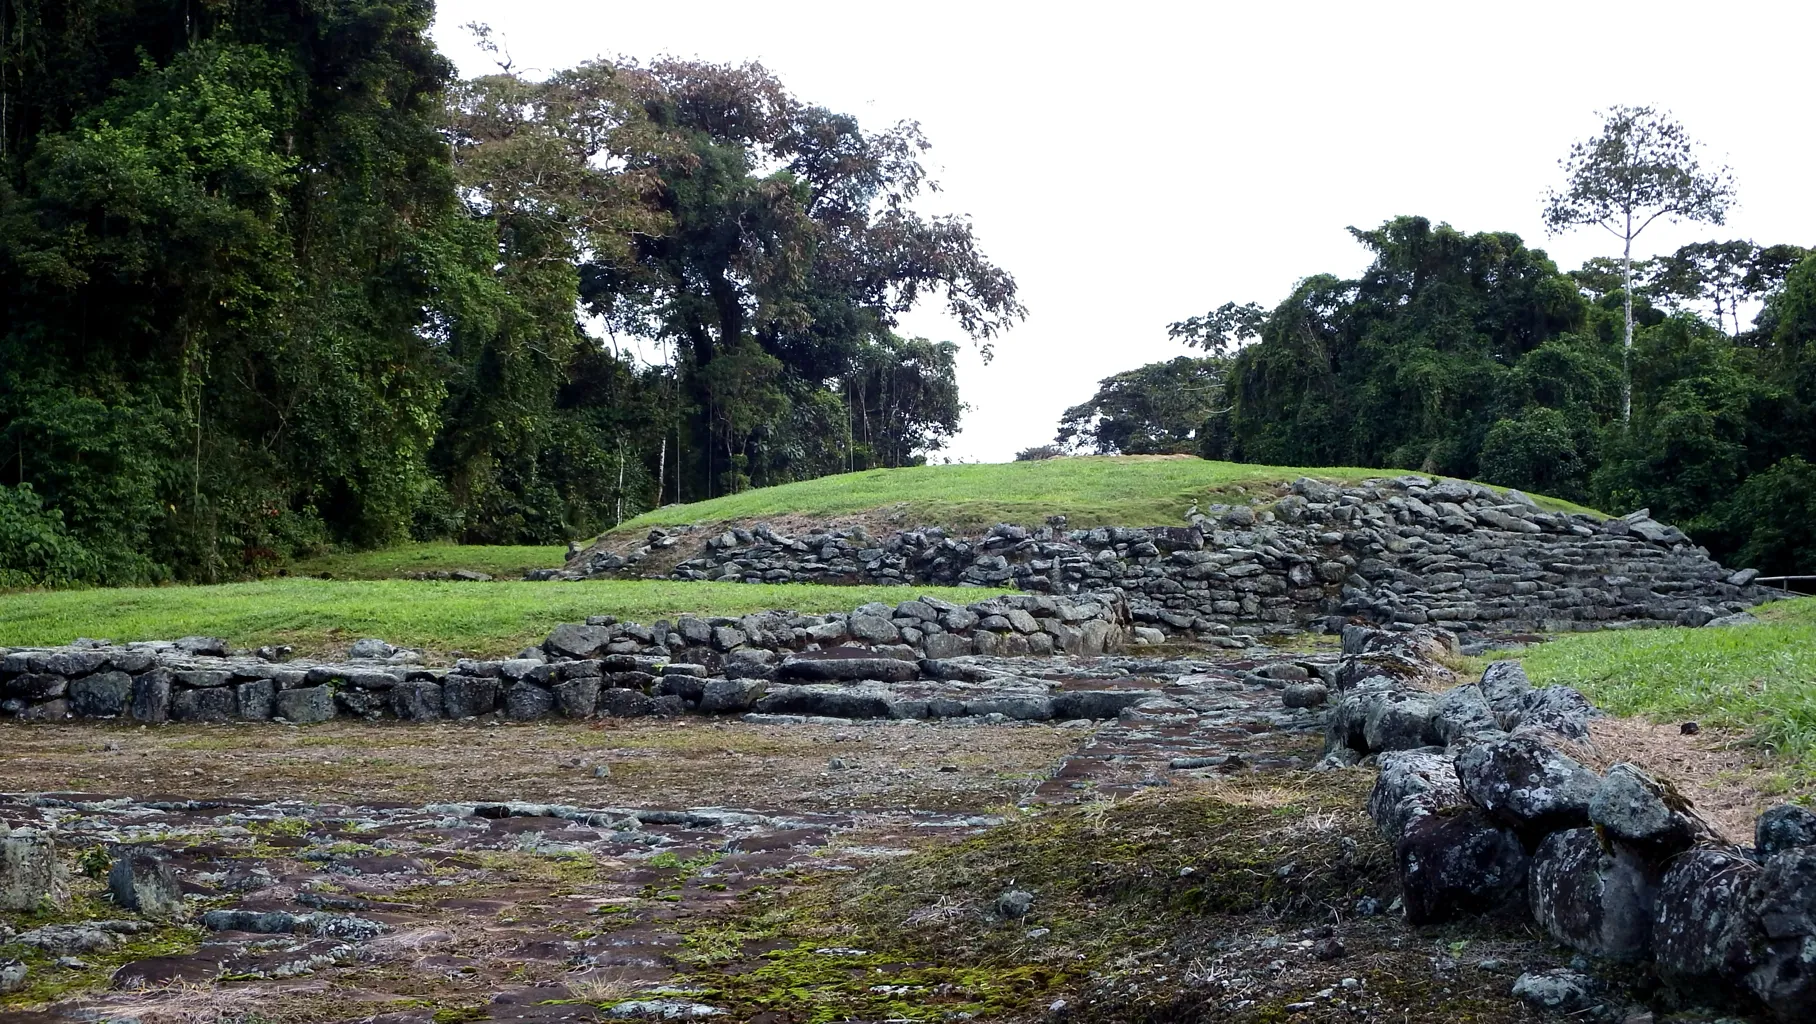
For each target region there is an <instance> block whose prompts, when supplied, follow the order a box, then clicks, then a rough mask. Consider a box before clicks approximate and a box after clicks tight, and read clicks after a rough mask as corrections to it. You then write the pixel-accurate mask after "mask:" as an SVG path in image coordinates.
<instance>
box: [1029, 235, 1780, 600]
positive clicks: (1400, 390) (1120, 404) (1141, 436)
mask: <svg viewBox="0 0 1816 1024" xmlns="http://www.w3.org/2000/svg"><path fill="white" fill-rule="evenodd" d="M1352 234H1353V235H1354V237H1355V238H1356V239H1357V240H1358V241H1360V242H1361V243H1362V244H1363V245H1364V246H1365V247H1366V248H1367V249H1368V251H1369V252H1370V254H1371V256H1372V261H1371V263H1370V265H1369V267H1368V268H1367V269H1366V270H1365V271H1364V272H1363V273H1362V274H1361V275H1360V276H1358V277H1356V278H1354V279H1344V278H1338V277H1334V276H1331V275H1314V276H1312V277H1308V278H1305V279H1304V280H1302V281H1301V282H1300V283H1299V284H1298V285H1297V286H1295V288H1294V289H1293V291H1292V293H1291V294H1290V295H1289V296H1288V297H1287V298H1286V299H1285V300H1284V301H1282V302H1281V303H1280V304H1278V305H1277V306H1275V307H1274V308H1273V309H1271V310H1269V311H1267V312H1266V313H1265V315H1264V316H1263V317H1262V318H1261V320H1260V322H1259V323H1258V324H1257V325H1256V326H1255V333H1256V334H1257V335H1258V337H1257V338H1256V339H1255V340H1254V341H1253V342H1252V343H1250V344H1248V345H1246V346H1243V347H1241V348H1239V349H1238V350H1237V351H1236V352H1235V353H1234V355H1233V356H1232V357H1230V358H1229V360H1228V363H1227V368H1226V369H1222V373H1223V383H1222V389H1221V390H1222V394H1221V396H1220V397H1219V399H1218V400H1217V401H1215V402H1213V403H1211V404H1210V405H1209V406H1208V407H1207V410H1206V412H1205V415H1206V417H1207V418H1206V419H1204V420H1203V421H1202V422H1200V423H1191V422H1189V421H1190V420H1191V417H1192V416H1195V415H1198V412H1199V410H1198V409H1197V408H1196V407H1193V406H1191V404H1190V403H1191V401H1192V400H1193V399H1194V398H1195V397H1196V394H1195V393H1194V392H1192V391H1191V390H1190V389H1189V385H1187V384H1185V383H1184V382H1185V381H1186V380H1188V379H1189V377H1188V375H1185V374H1183V373H1182V372H1181V369H1180V368H1182V367H1184V366H1186V365H1188V364H1192V363H1197V362H1200V361H1199V360H1194V359H1191V358H1188V357H1180V358H1178V359H1175V360H1173V361H1172V362H1171V363H1154V364H1150V365H1148V366H1144V367H1140V368H1138V369H1136V370H1132V371H1128V372H1126V373H1122V374H1117V375H1115V376H1112V377H1109V378H1106V379H1105V380H1104V381H1103V382H1101V384H1100V386H1099V390H1098V393H1097V395H1095V396H1093V398H1092V399H1091V400H1090V401H1089V402H1087V403H1084V404H1082V405H1079V406H1076V407H1074V408H1073V409H1070V410H1068V411H1067V412H1066V414H1065V416H1064V418H1063V419H1062V421H1061V430H1060V438H1061V440H1062V441H1064V442H1067V443H1068V444H1069V445H1071V446H1072V447H1073V448H1074V449H1075V450H1076V449H1087V448H1088V449H1094V450H1098V451H1106V452H1107V451H1137V450H1179V447H1178V446H1179V444H1180V441H1181V439H1182V438H1183V437H1185V436H1187V434H1186V431H1187V430H1191V431H1192V433H1191V434H1190V436H1191V437H1192V440H1193V443H1194V444H1195V446H1196V448H1197V450H1198V451H1199V452H1200V453H1201V454H1203V455H1205V456H1206V457H1209V458H1227V459H1235V460H1238V461H1246V462H1258V463H1271V464H1276V465H1301V466H1316V465H1357V466H1379V467H1383V468H1404V469H1416V470H1422V471H1425V472H1432V473H1441V474H1445V475H1451V476H1460V477H1472V478H1480V479H1485V480H1488V481H1490V482H1493V483H1497V484H1503V485H1508V486H1515V487H1520V488H1522V489H1527V490H1533V491H1538V492H1542V493H1546V494H1551V495H1556V496H1559V497H1564V498H1571V499H1574V500H1577V501H1582V502H1586V503H1590V504H1593V505H1596V506H1598V507H1601V508H1604V509H1607V510H1609V511H1612V512H1625V511H1629V510H1632V509H1635V508H1640V507H1648V508H1650V509H1651V510H1652V513H1653V514H1654V515H1656V516H1659V517H1660V518H1663V519H1667V520H1670V521H1673V522H1675V523H1677V524H1679V525H1680V526H1683V527H1684V528H1685V529H1687V530H1688V531H1690V532H1691V534H1692V535H1693V536H1694V537H1695V538H1696V539H1697V540H1698V541H1699V542H1701V543H1704V544H1707V545H1708V546H1709V547H1710V548H1711V549H1712V550H1713V551H1714V552H1715V553H1716V554H1717V555H1718V556H1721V557H1723V558H1726V559H1730V560H1735V561H1739V562H1742V563H1746V564H1753V565H1757V566H1759V567H1761V568H1762V569H1767V570H1769V571H1773V572H1789V573H1795V572H1799V571H1801V572H1816V548H1813V547H1812V542H1811V540H1810V536H1811V535H1810V532H1809V530H1810V528H1809V526H1808V522H1809V521H1810V514H1809V511H1808V502H1809V501H1810V500H1811V498H1810V495H1811V493H1812V487H1813V486H1816V485H1813V483H1812V476H1811V470H1810V468H1809V465H1808V461H1807V457H1808V453H1809V452H1811V451H1816V257H1812V256H1810V255H1808V254H1807V251H1806V250H1803V249H1800V248H1799V247H1797V246H1791V245H1774V246H1758V245H1754V244H1753V243H1751V242H1725V243H1707V244H1699V245H1693V246H1686V247H1685V248H1684V249H1681V250H1679V251H1678V252H1677V253H1674V254H1672V255H1671V256H1669V257H1665V258H1662V259H1660V260H1658V261H1656V262H1654V263H1653V264H1651V265H1650V266H1648V267H1646V268H1645V269H1646V273H1645V275H1643V276H1642V280H1643V281H1644V282H1645V286H1644V287H1641V288H1636V289H1634V291H1633V292H1632V293H1631V298H1632V301H1633V319H1634V322H1635V323H1636V325H1637V330H1636V343H1635V346H1634V349H1633V354H1632V358H1631V362H1630V365H1631V381H1632V403H1633V404H1632V416H1631V420H1630V421H1624V420H1623V415H1622V391H1623V383H1624V380H1625V377H1624V374H1623V358H1622V357H1623V346H1622V335H1623V327H1624V320H1625V317H1624V310H1623V306H1624V305H1625V302H1626V300H1627V298H1628V293H1626V291H1625V289H1624V288H1623V287H1622V274H1621V267H1620V266H1619V264H1618V263H1617V262H1615V261H1610V260H1605V259H1601V260H1592V261H1590V262H1589V264H1587V265H1585V266H1584V267H1583V268H1582V269H1580V270H1577V271H1575V272H1573V273H1570V274H1564V273H1560V272H1559V270H1558V269H1557V268H1556V266H1554V265H1553V264H1552V263H1551V261H1550V260H1549V259H1548V258H1547V257H1546V256H1545V254H1544V253H1543V252H1540V251H1538V250H1535V249H1531V248H1528V247H1527V246H1526V245H1525V244H1524V243H1523V242H1522V241H1521V240H1520V239H1519V238H1517V237H1516V236H1513V235H1509V234H1504V233H1483V234H1467V233H1464V232H1460V231H1457V230H1455V229H1453V228H1451V227H1449V226H1447V225H1442V224H1440V225H1436V226H1434V225H1432V224H1431V223H1430V222H1429V221H1427V220H1425V219H1423V218H1418V217H1402V218H1396V219H1395V220H1392V221H1389V222H1387V223H1386V224H1383V225H1382V226H1381V227H1379V228H1377V229H1374V230H1368V231H1358V230H1354V229H1352ZM1799 258H1800V259H1799ZM1793 259H1797V260H1798V261H1797V262H1792V261H1793ZM1674 261H1675V265H1673V264H1674ZM1659 267H1662V268H1664V269H1653V268H1659ZM1672 275H1681V276H1678V277H1675V278H1674V277H1672ZM1717 287H1718V288H1721V289H1723V290H1724V291H1723V297H1722V299H1721V303H1722V304H1721V307H1720V309H1721V313H1720V317H1721V322H1720V323H1717V322H1716V319H1715V317H1716V314H1715V306H1714V299H1713V296H1712V295H1711V293H1710V289H1711V288H1717ZM1737 300H1739V301H1742V302H1744V301H1747V300H1760V301H1761V302H1762V307H1763V308H1762V311H1761V312H1760V314H1759V316H1758V317H1757V319H1756V320H1755V321H1754V323H1753V324H1752V325H1751V326H1750V327H1747V328H1745V329H1743V330H1741V331H1740V332H1739V333H1738V334H1732V333H1730V331H1731V329H1732V326H1733V317H1734V310H1735V308H1736V302H1737ZM1655 301H1656V302H1658V303H1659V305H1657V306H1655V305H1654V302H1655ZM1661 307H1672V308H1661ZM1238 308H1240V307H1235V306H1225V307H1223V309H1224V310H1235V309H1238ZM1705 317H1707V319H1705ZM1199 319H1200V322H1204V321H1206V320H1209V319H1210V318H1199ZM1181 335H1184V336H1185V338H1186V340H1187V341H1188V343H1192V342H1194V341H1195V340H1196V339H1195V336H1193V335H1191V334H1189V333H1187V332H1175V336H1176V337H1179V336H1181ZM1165 409H1175V410H1179V409H1191V411H1190V412H1189V413H1185V414H1184V415H1172V416H1169V415H1167V414H1165V413H1163V412H1157V410H1165ZM1169 423H1170V424H1171V427H1168V426H1166V425H1167V424H1169Z"/></svg>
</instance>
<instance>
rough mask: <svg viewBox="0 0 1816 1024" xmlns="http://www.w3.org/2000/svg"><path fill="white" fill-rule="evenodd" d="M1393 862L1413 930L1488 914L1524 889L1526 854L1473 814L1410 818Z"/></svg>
mask: <svg viewBox="0 0 1816 1024" xmlns="http://www.w3.org/2000/svg"><path fill="white" fill-rule="evenodd" d="M1394 857H1395V861H1396V863H1397V865H1398V867H1399V869H1400V888H1401V898H1402V900H1404V902H1405V906H1406V920H1407V921H1408V922H1410V923H1412V924H1434V923H1437V922H1439V921H1448V920H1452V919H1454V918H1457V917H1461V916H1464V915H1466V914H1476V913H1483V912H1486V911H1490V910H1493V909H1495V908H1496V907H1499V906H1501V905H1502V904H1504V903H1506V902H1508V901H1509V900H1510V899H1513V898H1514V897H1515V896H1517V895H1518V893H1519V891H1520V889H1521V888H1522V887H1523V886H1524V885H1525V884H1526V850H1525V849H1524V848H1523V847H1522V846H1520V840H1519V837H1518V836H1515V835H1514V834H1513V833H1512V832H1511V831H1510V830H1508V829H1506V828H1504V827H1503V826H1501V825H1499V824H1497V823H1496V822H1493V821H1491V820H1489V818H1488V817H1487V816H1486V815H1484V814H1482V813H1481V812H1480V811H1477V810H1473V809H1471V810H1466V811H1462V812H1460V813H1451V814H1415V815H1413V816H1412V817H1411V819H1410V820H1409V821H1408V822H1407V824H1406V828H1405V831H1404V832H1403V833H1402V834H1401V836H1400V840H1399V842H1398V843H1397V844H1395V847H1394Z"/></svg>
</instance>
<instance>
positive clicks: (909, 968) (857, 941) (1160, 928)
mask: <svg viewBox="0 0 1816 1024" xmlns="http://www.w3.org/2000/svg"><path fill="white" fill-rule="evenodd" d="M1371 782H1372V780H1371V779H1370V778H1368V777H1367V776H1366V775H1365V773H1359V772H1357V773H1327V774H1323V775H1312V774H1301V775H1290V776H1287V777H1285V778H1282V779H1278V780H1265V781H1263V780H1256V781H1254V782H1252V783H1251V782H1245V783H1241V784H1237V785H1232V786H1230V787H1228V788H1226V789H1223V790H1219V791H1214V792H1212V793H1209V794H1205V793H1198V794H1183V795H1180V794H1169V793H1164V792H1156V793H1154V794H1152V795H1150V796H1144V797H1141V798H1137V799H1133V800H1129V801H1125V802H1123V803H1120V804H1110V803H1100V804H1092V805H1086V806H1084V807H1076V808H1064V809H1049V810H1045V811H1041V812H1039V813H1030V814H1026V815H1024V816H1022V817H1020V818H1018V819H1017V820H1014V821H1011V822H1009V823H1007V824H1004V825H1002V826H999V827H996V828H993V829H991V830H989V831H987V832H985V833H983V834H982V835H979V836H976V837H974V838H971V839H968V840H964V841H961V842H956V843H940V844H936V845H932V846H930V847H929V848H927V849H925V850H924V851H922V852H919V853H916V854H913V855H911V856H907V857H903V858H899V859H895V860H892V861H888V862H884V863H881V864H879V865H877V866H876V867H873V868H870V869H868V870H865V871H862V872H859V873H857V874H855V875H853V874H851V873H845V872H828V873H825V874H820V875H813V876H807V877H804V878H801V879H798V880H797V882H798V884H795V885H793V886H789V887H786V888H783V889H780V890H776V889H763V890H757V891H754V892H752V893H748V894H746V895H745V896H744V897H742V898H741V899H740V909H739V910H738V912H737V913H736V914H734V915H733V916H731V917H729V918H712V919H706V920H701V921H696V922H693V923H692V925H691V926H690V927H689V928H688V930H687V932H686V934H685V935H684V938H683V942H682V946H681V949H680V951H679V952H678V953H677V955H676V957H675V959H676V961H677V963H678V964H679V965H681V966H682V967H683V968H684V969H685V970H686V971H687V972H688V973H686V974H685V975H684V976H682V977H680V978H677V979H676V980H675V984H676V985H677V986H678V987H683V988H687V989H689V990H698V991H699V993H700V998H701V999H702V1000H703V1001H706V1002H710V1003H712V1004H713V1005H716V1006H722V1007H725V1008H726V1009H727V1010H728V1011H729V1014H730V1018H731V1019H748V1018H750V1017H751V1016H754V1015H756V1014H759V1013H762V1012H765V1011H768V1012H771V1013H775V1014H779V1016H778V1017H776V1018H774V1019H780V1020H788V1021H802V1022H830V1021H840V1020H938V1019H948V1018H949V1017H950V1015H952V1014H958V1013H964V1014H972V1015H976V1016H978V1017H983V1018H996V1017H1002V1016H1013V1015H1016V1014H1019V1013H1026V1012H1029V1011H1031V1010H1035V1009H1040V1008H1044V1007H1046V1006H1047V1005H1048V1004H1049V1003H1050V1002H1051V1001H1052V1000H1053V999H1055V998H1058V997H1059V996H1060V995H1062V994H1063V993H1066V992H1073V991H1076V990H1077V989H1079V988H1080V987H1081V986H1085V985H1087V984H1088V983H1089V982H1090V981H1091V980H1092V979H1093V978H1094V977H1096V976H1098V975H1100V974H1102V973H1104V972H1112V971H1115V970H1117V969H1119V967H1118V965H1119V964H1122V963H1123V961H1124V960H1125V958H1127V957H1129V956H1130V955H1132V954H1143V953H1148V952H1152V951H1153V950H1155V949H1156V948H1158V947H1164V946H1167V945H1168V944H1170V943H1172V942H1174V941H1175V940H1177V939H1179V938H1180V937H1181V936H1185V937H1195V938H1203V937H1205V936H1215V935H1218V934H1224V933H1226V932H1227V931H1228V929H1230V928H1232V927H1236V926H1237V924H1236V922H1246V923H1245V924H1244V925H1242V926H1243V927H1252V925H1253V922H1255V921H1258V920H1266V921H1268V922H1270V923H1273V924H1282V923H1287V922H1292V921H1310V920H1316V919H1319V918H1321V917H1322V916H1325V915H1327V914H1328V908H1329V907H1330V906H1333V905H1339V904H1343V905H1347V904H1348V903H1350V902H1353V901H1354V899H1355V898H1356V896H1357V895H1359V894H1361V893H1363V892H1365V891H1366V892H1375V893H1379V892H1381V891H1382V889H1383V887H1384V886H1386V885H1388V884H1389V882H1388V880H1387V878H1388V862H1389V859H1390V854H1389V851H1388V850H1387V849H1386V847H1385V846H1384V845H1383V844H1382V843H1381V842H1380V840H1379V839H1377V838H1375V837H1374V833H1373V830H1372V829H1371V828H1370V827H1369V826H1368V823H1367V821H1366V818H1365V816H1364V815H1363V814H1362V813H1361V810H1360V808H1361V805H1362V802H1363V800H1364V798H1365V795H1366V792H1367V789H1368V786H1369V785H1370V784H1371ZM1011 889H1019V890H1025V891H1027V892H1030V893H1032V894H1033V895H1034V903H1033V908H1032V910H1031V911H1030V912H1029V913H1028V914H1027V915H1026V916H1025V917H1005V916H1004V914H1003V913H1002V912H1001V910H1000V908H999V905H998V900H999V898H1000V897H1001V896H1002V894H1003V893H1005V892H1007V891H1009V890H1011ZM1043 929H1044V931H1043Z"/></svg>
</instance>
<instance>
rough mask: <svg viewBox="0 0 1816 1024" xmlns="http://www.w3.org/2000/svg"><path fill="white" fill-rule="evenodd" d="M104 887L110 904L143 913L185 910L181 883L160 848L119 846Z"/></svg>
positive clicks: (156, 914) (180, 912) (170, 914)
mask: <svg viewBox="0 0 1816 1024" xmlns="http://www.w3.org/2000/svg"><path fill="white" fill-rule="evenodd" d="M107 891H108V894H109V895H110V896H112V897H113V902H114V906H116V907H122V908H124V909H126V910H133V911H137V912H138V913H139V914H141V915H143V916H145V917H154V918H166V919H169V918H179V917H182V916H184V914H185V912H186V909H185V907H184V906H183V886H182V883H180V882H179V881H177V873H176V869H175V868H174V867H172V866H171V863H170V857H169V856H168V855H167V854H165V853H164V852H163V851H162V850H156V849H150V848H147V847H131V848H128V849H124V850H121V851H120V852H119V854H118V855H117V856H116V857H115V859H114V863H113V867H112V869H110V870H109V871H108V872H107Z"/></svg>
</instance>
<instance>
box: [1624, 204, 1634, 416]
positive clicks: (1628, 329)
mask: <svg viewBox="0 0 1816 1024" xmlns="http://www.w3.org/2000/svg"><path fill="white" fill-rule="evenodd" d="M1621 313H1622V319H1623V320H1624V323H1623V324H1622V337H1621V425H1622V426H1623V427H1624V426H1626V425H1627V424H1629V423H1631V422H1633V218H1632V216H1631V215H1629V216H1628V218H1627V237H1626V244H1625V245H1624V246H1623V247H1622V248H1621Z"/></svg>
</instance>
